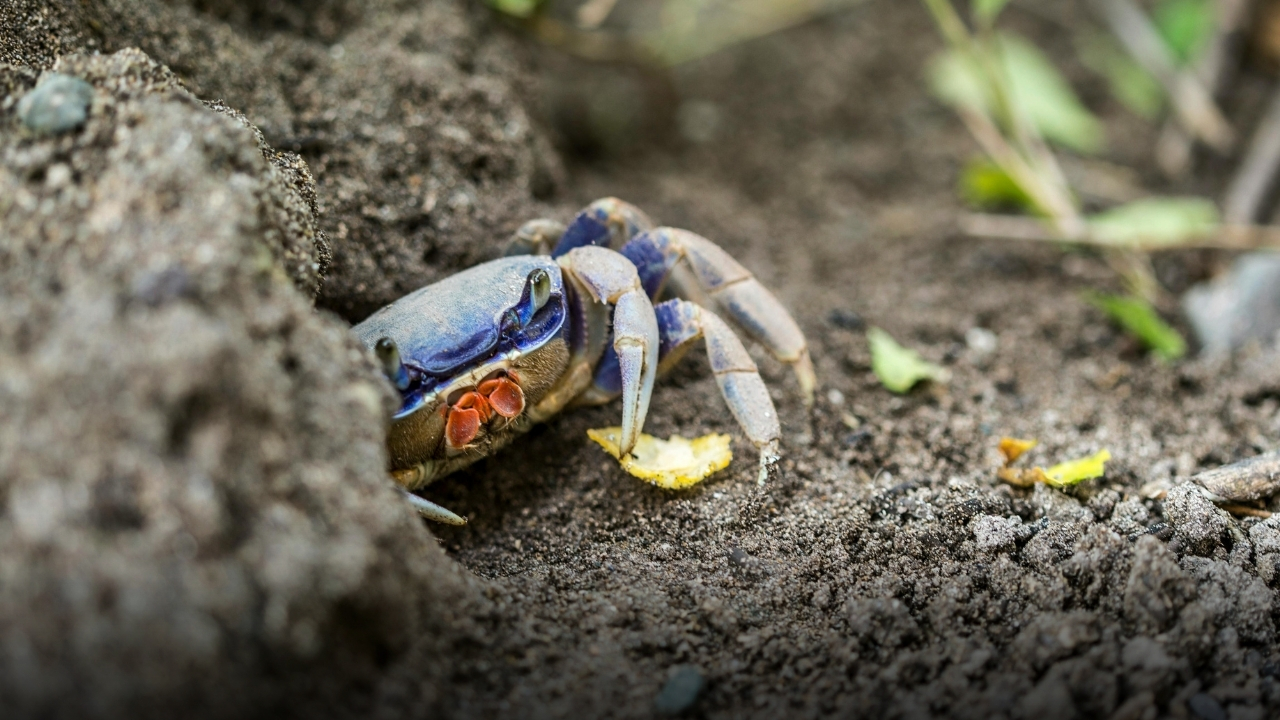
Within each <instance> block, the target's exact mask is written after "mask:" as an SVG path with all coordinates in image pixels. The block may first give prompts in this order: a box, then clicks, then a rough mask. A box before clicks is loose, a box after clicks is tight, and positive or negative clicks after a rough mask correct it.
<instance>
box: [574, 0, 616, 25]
mask: <svg viewBox="0 0 1280 720" xmlns="http://www.w3.org/2000/svg"><path fill="white" fill-rule="evenodd" d="M617 4H618V0H586V2H584V3H582V4H581V5H579V6H578V10H577V12H576V13H575V15H576V17H577V20H578V27H581V28H586V29H588V30H594V29H596V28H598V27H600V26H601V25H602V24H604V21H605V20H607V19H609V13H611V12H613V8H614V6H616V5H617Z"/></svg>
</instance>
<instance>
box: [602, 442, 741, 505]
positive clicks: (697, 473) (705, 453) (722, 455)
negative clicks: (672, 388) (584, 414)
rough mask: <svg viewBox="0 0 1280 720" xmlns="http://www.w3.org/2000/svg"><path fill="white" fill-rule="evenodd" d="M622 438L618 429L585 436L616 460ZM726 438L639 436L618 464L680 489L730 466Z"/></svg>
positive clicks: (672, 487) (655, 481)
mask: <svg viewBox="0 0 1280 720" xmlns="http://www.w3.org/2000/svg"><path fill="white" fill-rule="evenodd" d="M621 436H622V428H620V427H608V428H600V429H598V430H588V431H587V437H589V438H591V439H592V440H595V441H596V442H597V443H599V444H600V447H602V448H604V449H605V452H608V453H609V454H610V455H612V456H614V457H615V458H616V457H618V439H619V438H620V437H621ZM729 439H730V438H729V436H728V435H717V434H714V433H713V434H711V435H703V436H702V437H699V438H694V439H693V440H689V439H687V438H682V437H680V436H679V435H672V436H671V437H670V438H667V439H666V440H662V439H659V438H656V437H654V436H652V435H645V434H644V433H641V434H640V439H639V440H637V441H636V446H635V449H634V450H632V451H631V456H630V457H628V458H626V459H625V460H622V461H621V463H622V469H624V470H626V471H627V472H629V473H631V474H632V475H635V476H636V477H638V478H640V479H641V480H646V481H648V482H651V483H653V484H654V485H657V486H658V487H660V488H666V489H668V490H682V489H684V488H687V487H692V486H693V485H696V484H698V483H699V482H701V481H702V480H704V479H706V478H707V477H708V476H710V475H711V474H712V473H715V472H718V471H720V470H723V469H725V468H726V467H728V466H729V461H731V460H733V451H732V450H730V449H729Z"/></svg>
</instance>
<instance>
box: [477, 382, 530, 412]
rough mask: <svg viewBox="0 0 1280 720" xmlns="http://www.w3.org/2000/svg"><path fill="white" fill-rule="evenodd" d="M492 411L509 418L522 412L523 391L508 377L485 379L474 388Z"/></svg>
mask: <svg viewBox="0 0 1280 720" xmlns="http://www.w3.org/2000/svg"><path fill="white" fill-rule="evenodd" d="M476 390H477V391H479V393H480V394H481V395H483V396H484V397H485V399H486V400H488V401H489V406H490V407H492V408H493V411H494V412H496V413H498V414H499V415H501V416H502V417H504V418H507V419H508V420H510V419H511V418H513V417H517V416H519V415H520V413H522V412H524V391H523V390H521V389H520V386H519V385H517V384H516V382H515V381H514V380H512V379H511V378H509V377H497V378H493V379H492V380H485V381H484V382H482V383H480V387H478V388H476Z"/></svg>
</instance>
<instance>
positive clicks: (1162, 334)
mask: <svg viewBox="0 0 1280 720" xmlns="http://www.w3.org/2000/svg"><path fill="white" fill-rule="evenodd" d="M1085 300H1087V301H1088V302H1089V304H1091V305H1093V306H1094V307H1096V308H1098V309H1099V310H1101V311H1103V312H1104V313H1106V314H1107V316H1108V317H1110V318H1111V319H1112V320H1114V321H1115V322H1116V324H1118V325H1119V326H1120V327H1122V328H1123V329H1124V330H1125V331H1126V332H1128V333H1129V334H1130V335H1132V336H1134V337H1135V338H1137V339H1138V340H1139V341H1140V342H1141V343H1142V344H1143V346H1145V347H1146V348H1147V349H1149V350H1151V351H1152V352H1153V353H1155V355H1156V357H1158V358H1160V359H1162V360H1166V361H1169V360H1177V359H1178V358H1180V357H1182V356H1183V355H1185V354H1186V353H1187V343H1186V341H1185V340H1183V339H1182V335H1180V334H1179V333H1178V331H1177V330H1174V329H1173V328H1172V327H1170V326H1169V325H1168V324H1167V323H1165V321H1164V320H1162V319H1161V318H1160V316H1159V315H1158V314H1157V313H1156V311H1155V309H1154V308H1152V307H1151V303H1149V302H1147V301H1146V300H1144V299H1142V298H1138V297H1132V296H1125V295H1106V294H1103V293H1087V294H1086V295H1085Z"/></svg>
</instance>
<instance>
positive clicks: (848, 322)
mask: <svg viewBox="0 0 1280 720" xmlns="http://www.w3.org/2000/svg"><path fill="white" fill-rule="evenodd" d="M827 322H829V323H831V324H832V325H835V326H836V327H838V328H840V329H841V330H862V329H863V328H865V327H866V326H867V321H866V320H863V319H862V316H861V315H859V314H858V313H856V312H853V311H851V310H844V309H842V308H836V309H835V310H832V311H831V313H830V314H829V315H827Z"/></svg>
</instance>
